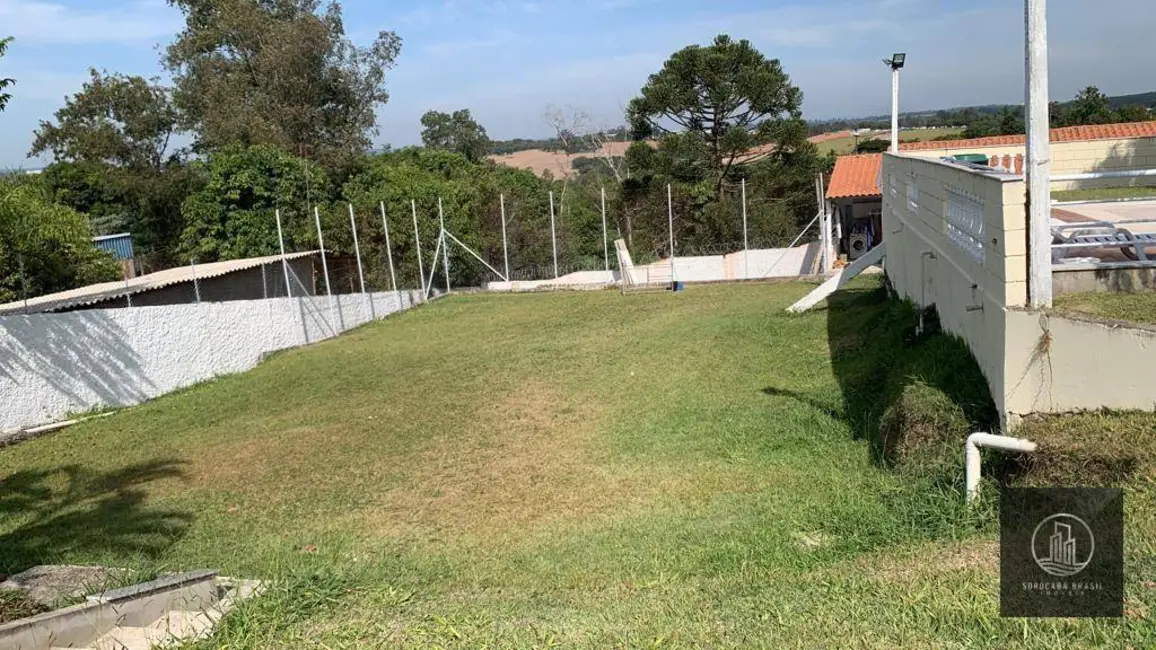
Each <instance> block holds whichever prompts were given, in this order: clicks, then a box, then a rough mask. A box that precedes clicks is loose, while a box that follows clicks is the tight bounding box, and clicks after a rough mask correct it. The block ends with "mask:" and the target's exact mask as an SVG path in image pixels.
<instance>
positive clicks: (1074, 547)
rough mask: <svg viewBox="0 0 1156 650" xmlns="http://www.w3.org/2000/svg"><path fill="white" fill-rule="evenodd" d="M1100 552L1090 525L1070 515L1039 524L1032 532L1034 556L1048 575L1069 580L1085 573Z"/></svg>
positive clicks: (1059, 516)
mask: <svg viewBox="0 0 1156 650" xmlns="http://www.w3.org/2000/svg"><path fill="white" fill-rule="evenodd" d="M1095 553H1096V538H1095V536H1094V535H1092V529H1091V528H1090V527H1089V526H1088V524H1087V523H1086V522H1085V521H1084V520H1083V519H1080V518H1079V517H1077V516H1075V515H1070V514H1068V513H1066V512H1061V513H1059V514H1054V515H1052V516H1050V517H1048V518H1046V519H1044V520H1043V521H1041V522H1040V523H1039V525H1038V526H1036V530H1035V532H1033V533H1032V557H1033V558H1034V559H1035V561H1036V564H1037V565H1039V567H1040V568H1041V569H1043V571H1044V572H1045V573H1047V574H1048V575H1053V576H1057V577H1060V578H1067V577H1070V576H1074V575H1076V574H1077V573H1079V572H1081V571H1083V570H1084V569H1085V568H1086V567H1087V566H1088V563H1090V562H1091V561H1092V556H1093V555H1095Z"/></svg>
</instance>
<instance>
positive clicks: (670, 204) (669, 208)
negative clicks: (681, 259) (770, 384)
mask: <svg viewBox="0 0 1156 650" xmlns="http://www.w3.org/2000/svg"><path fill="white" fill-rule="evenodd" d="M666 218H667V221H668V222H669V224H670V281H671V283H673V282H674V200H673V199H672V198H671V191H670V183H667V184H666Z"/></svg>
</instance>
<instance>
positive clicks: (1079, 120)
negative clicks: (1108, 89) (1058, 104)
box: [1066, 86, 1119, 126]
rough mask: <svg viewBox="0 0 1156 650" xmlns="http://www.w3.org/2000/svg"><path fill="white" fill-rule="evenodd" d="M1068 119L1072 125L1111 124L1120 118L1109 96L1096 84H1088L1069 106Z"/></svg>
mask: <svg viewBox="0 0 1156 650" xmlns="http://www.w3.org/2000/svg"><path fill="white" fill-rule="evenodd" d="M1066 112H1067V119H1066V121H1067V122H1068V124H1069V125H1070V126H1076V125H1082V124H1111V123H1113V122H1116V121H1117V120H1118V119H1119V118H1118V117H1117V115H1116V113H1115V111H1113V110H1112V106H1111V104H1110V103H1109V102H1108V98H1107V96H1105V95H1104V93H1102V92H1100V89H1099V88H1097V87H1095V86H1088V87H1087V88H1085V89H1083V90H1081V91H1080V92H1079V93H1077V94H1076V99H1075V100H1073V101H1072V103H1071V104H1070V105H1069V106H1068V108H1067V111H1066Z"/></svg>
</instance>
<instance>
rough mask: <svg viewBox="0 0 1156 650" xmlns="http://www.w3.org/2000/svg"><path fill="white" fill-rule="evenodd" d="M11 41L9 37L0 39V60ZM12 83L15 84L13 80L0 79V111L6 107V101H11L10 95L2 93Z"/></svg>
mask: <svg viewBox="0 0 1156 650" xmlns="http://www.w3.org/2000/svg"><path fill="white" fill-rule="evenodd" d="M12 40H13V39H12V37H11V36H9V37H8V38H0V59H2V58H4V53H5V52H7V51H8V45H9V44H10V43H11V42H12ZM14 83H16V80H15V79H9V78H6V77H0V111H2V110H4V108H5V107H6V106H8V100H10V99H12V95H11V94H9V93H6V92H4V89H5V88H8V87H10V86H12V84H14Z"/></svg>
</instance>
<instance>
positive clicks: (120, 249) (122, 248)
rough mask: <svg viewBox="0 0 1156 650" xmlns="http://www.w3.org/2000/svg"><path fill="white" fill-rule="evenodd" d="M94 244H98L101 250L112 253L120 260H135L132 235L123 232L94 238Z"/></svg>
mask: <svg viewBox="0 0 1156 650" xmlns="http://www.w3.org/2000/svg"><path fill="white" fill-rule="evenodd" d="M92 243H93V244H96V247H97V248H99V249H100V250H102V251H107V252H108V253H111V254H112V256H113V257H115V258H116V259H118V260H131V259H132V258H133V251H132V234H131V233H127V232H122V233H119V234H116V235H101V236H100V237H93V238H92Z"/></svg>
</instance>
